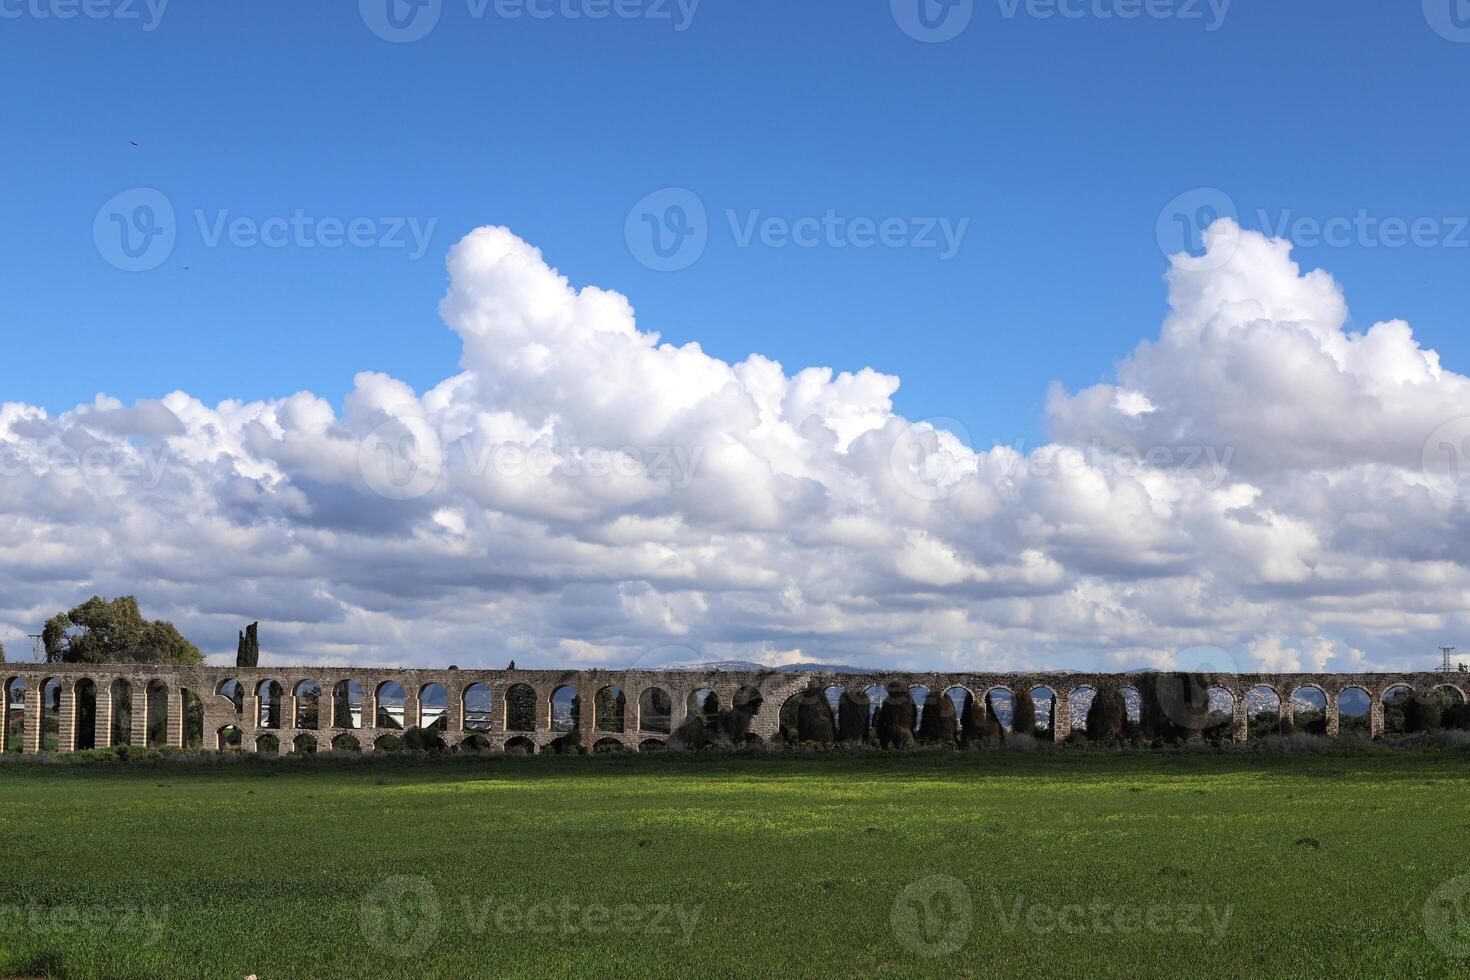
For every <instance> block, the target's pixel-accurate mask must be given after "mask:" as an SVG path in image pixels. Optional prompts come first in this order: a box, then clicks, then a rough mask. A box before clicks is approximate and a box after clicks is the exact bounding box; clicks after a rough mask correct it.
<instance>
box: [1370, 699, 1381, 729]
mask: <svg viewBox="0 0 1470 980" xmlns="http://www.w3.org/2000/svg"><path fill="white" fill-rule="evenodd" d="M1368 737H1369V738H1382V737H1383V698H1382V697H1380V696H1379V695H1377V694H1374V695H1371V696H1370V697H1369V701H1368Z"/></svg>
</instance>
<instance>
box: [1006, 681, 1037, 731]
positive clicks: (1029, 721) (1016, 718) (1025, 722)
mask: <svg viewBox="0 0 1470 980" xmlns="http://www.w3.org/2000/svg"><path fill="white" fill-rule="evenodd" d="M1014 697H1015V701H1014V704H1015V707H1014V708H1012V709H1011V710H1012V714H1011V731H1013V732H1015V733H1016V734H1017V735H1035V734H1036V701H1035V700H1034V699H1032V697H1031V692H1030V691H1029V690H1028V689H1026V688H1024V687H1023V688H1021V690H1019V691H1015V692H1014Z"/></svg>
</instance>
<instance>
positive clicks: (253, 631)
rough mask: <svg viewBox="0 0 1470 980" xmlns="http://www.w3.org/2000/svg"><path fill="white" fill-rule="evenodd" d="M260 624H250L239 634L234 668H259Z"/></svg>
mask: <svg viewBox="0 0 1470 980" xmlns="http://www.w3.org/2000/svg"><path fill="white" fill-rule="evenodd" d="M259 630H260V624H259V623H251V624H250V625H249V626H247V627H245V629H244V631H243V632H242V633H241V634H240V642H239V644H238V645H237V646H236V647H235V666H236V667H259V666H260V633H259Z"/></svg>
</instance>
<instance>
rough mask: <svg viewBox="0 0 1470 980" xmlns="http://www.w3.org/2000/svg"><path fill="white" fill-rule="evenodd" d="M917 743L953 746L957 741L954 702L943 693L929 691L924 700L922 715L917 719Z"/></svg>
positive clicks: (957, 733)
mask: <svg viewBox="0 0 1470 980" xmlns="http://www.w3.org/2000/svg"><path fill="white" fill-rule="evenodd" d="M919 741H921V742H933V743H935V744H939V745H954V744H955V743H956V742H958V741H959V727H958V725H957V724H956V718H955V710H954V702H953V701H951V700H950V699H949V695H947V694H945V693H944V692H943V691H930V692H929V695H928V697H926V698H924V714H923V715H922V716H921V717H920V719H919Z"/></svg>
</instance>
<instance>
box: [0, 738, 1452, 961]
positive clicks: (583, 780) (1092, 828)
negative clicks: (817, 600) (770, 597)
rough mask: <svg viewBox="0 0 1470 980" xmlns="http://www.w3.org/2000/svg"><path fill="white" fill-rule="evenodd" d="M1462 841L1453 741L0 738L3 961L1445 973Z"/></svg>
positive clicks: (0, 929)
mask: <svg viewBox="0 0 1470 980" xmlns="http://www.w3.org/2000/svg"><path fill="white" fill-rule="evenodd" d="M1467 841H1470V754H1467V753H1466V752H1465V751H1464V750H1438V751H1424V752H1387V753H1360V754H1330V753H1328V754H1314V755H1286V754H1280V755H1264V754H1263V755H1248V754H1244V753H1209V752H1153V753H1147V752H1136V753H1104V752H1088V751H1071V752H1068V751H1061V752H1050V751H1046V752H1042V751H1038V752H1033V753H1013V752H1000V753H937V752H921V753H913V754H903V755H894V754H889V755H880V754H877V753H860V754H830V755H824V756H805V755H799V754H792V755H784V756H783V755H770V756H761V757H739V756H718V755H715V756H703V757H679V756H673V755H663V756H617V757H585V758H561V757H531V758H515V757H505V756H500V757H486V758H468V759H467V758H455V759H445V760H428V761H417V762H416V761H414V760H380V761H372V762H368V761H363V762H359V763H354V762H342V761H333V760H330V759H309V760H299V761H298V760H278V761H253V760H245V761H241V762H237V763H234V764H207V765H206V764H179V763H174V764H156V765H149V764H105V765H104V764H92V765H81V764H52V765H45V764H36V763H30V764H15V765H5V766H0V844H3V851H4V855H5V863H4V871H3V872H0V977H9V976H42V975H50V976H98V977H103V976H105V977H160V976H190V977H198V976H204V977H238V978H243V977H246V976H248V975H252V974H253V975H256V976H257V977H259V978H261V980H267V978H278V977H368V976H385V975H394V976H443V977H468V976H497V977H500V976H525V977H548V976H571V977H643V976H667V977H690V976H707V977H715V976H742V977H762V978H766V977H787V976H790V977H803V976H831V975H837V976H843V977H899V976H946V977H1031V976H1035V977H1050V978H1055V977H1068V976H1089V977H1091V976H1117V977H1139V976H1156V975H1169V976H1202V977H1203V976H1219V977H1248V976H1249V977H1255V976H1263V975H1267V976H1319V975H1320V976H1332V975H1354V976H1362V975H1386V974H1390V973H1391V974H1393V975H1398V976H1453V975H1467V971H1470V898H1466V897H1465V896H1464V894H1462V893H1461V892H1460V890H1459V885H1458V884H1457V883H1455V882H1454V879H1455V878H1456V876H1459V875H1465V874H1470V848H1467V847H1466V843H1467ZM1447 882H1448V883H1449V884H1446V883H1447ZM1465 886H1466V887H1465V891H1466V892H1470V879H1467V881H1466V883H1465ZM1432 896H1434V897H1432ZM1457 902H1458V904H1456V903H1457ZM1426 903H1428V908H1429V913H1428V918H1426ZM1442 912H1447V913H1448V917H1445V916H1444V915H1441V914H1440V913H1442ZM1457 913H1458V915H1457ZM1426 923H1427V924H1426Z"/></svg>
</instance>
